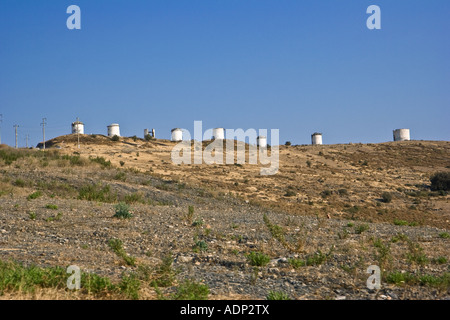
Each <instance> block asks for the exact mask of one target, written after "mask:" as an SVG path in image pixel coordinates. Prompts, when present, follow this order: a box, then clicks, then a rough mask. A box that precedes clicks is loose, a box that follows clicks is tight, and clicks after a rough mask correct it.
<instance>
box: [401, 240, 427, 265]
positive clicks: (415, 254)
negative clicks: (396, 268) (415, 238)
mask: <svg viewBox="0 0 450 320" xmlns="http://www.w3.org/2000/svg"><path fill="white" fill-rule="evenodd" d="M408 249H409V252H408V253H407V254H406V258H407V259H408V261H409V262H412V263H416V264H418V265H425V264H427V263H428V262H429V259H428V258H427V256H426V255H425V253H424V252H423V248H422V247H421V246H420V245H419V244H418V243H414V242H412V241H409V242H408Z"/></svg>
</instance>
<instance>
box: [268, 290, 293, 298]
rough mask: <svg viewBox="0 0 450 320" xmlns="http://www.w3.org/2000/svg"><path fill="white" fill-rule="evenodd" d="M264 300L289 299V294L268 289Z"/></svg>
mask: <svg viewBox="0 0 450 320" xmlns="http://www.w3.org/2000/svg"><path fill="white" fill-rule="evenodd" d="M266 300H291V299H290V298H289V295H288V294H287V293H285V292H282V291H269V293H268V294H267V296H266Z"/></svg>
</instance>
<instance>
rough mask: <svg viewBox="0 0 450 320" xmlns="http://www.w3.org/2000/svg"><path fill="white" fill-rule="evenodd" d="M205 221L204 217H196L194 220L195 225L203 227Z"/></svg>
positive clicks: (193, 224)
mask: <svg viewBox="0 0 450 320" xmlns="http://www.w3.org/2000/svg"><path fill="white" fill-rule="evenodd" d="M203 223H204V221H203V219H202V218H198V219H196V220H195V221H194V222H192V226H193V227H201V226H202V225H203Z"/></svg>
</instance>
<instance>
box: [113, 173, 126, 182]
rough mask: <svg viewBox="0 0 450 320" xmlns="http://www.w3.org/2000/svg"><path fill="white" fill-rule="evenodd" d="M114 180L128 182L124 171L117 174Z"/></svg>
mask: <svg viewBox="0 0 450 320" xmlns="http://www.w3.org/2000/svg"><path fill="white" fill-rule="evenodd" d="M114 180H119V181H125V180H127V174H126V173H125V172H123V171H120V172H117V174H116V175H115V176H114Z"/></svg>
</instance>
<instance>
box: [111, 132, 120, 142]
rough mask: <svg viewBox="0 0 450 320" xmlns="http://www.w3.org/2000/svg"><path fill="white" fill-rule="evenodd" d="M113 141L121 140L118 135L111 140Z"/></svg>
mask: <svg viewBox="0 0 450 320" xmlns="http://www.w3.org/2000/svg"><path fill="white" fill-rule="evenodd" d="M111 140H112V141H119V140H120V137H119V136H118V135H117V134H115V135H114V136H113V137H112V138H111Z"/></svg>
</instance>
